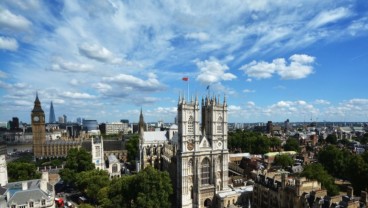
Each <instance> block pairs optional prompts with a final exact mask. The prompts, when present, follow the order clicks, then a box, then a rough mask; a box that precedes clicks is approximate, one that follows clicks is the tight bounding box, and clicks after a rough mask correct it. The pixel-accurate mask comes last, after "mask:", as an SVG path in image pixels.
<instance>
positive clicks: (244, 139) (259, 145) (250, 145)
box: [228, 130, 300, 154]
mask: <svg viewBox="0 0 368 208" xmlns="http://www.w3.org/2000/svg"><path fill="white" fill-rule="evenodd" d="M228 136H229V138H228V144H229V149H230V150H231V151H236V149H238V148H240V149H241V151H242V152H249V153H251V154H264V153H267V152H270V151H279V150H280V149H281V148H282V146H281V140H280V139H278V138H276V137H271V138H268V137H267V136H265V135H263V134H261V133H259V132H252V131H246V130H243V131H242V130H237V131H235V132H229V135H228ZM283 149H284V150H286V151H299V150H300V147H299V142H298V140H297V139H294V138H290V139H288V140H287V141H286V143H285V145H284V146H283Z"/></svg>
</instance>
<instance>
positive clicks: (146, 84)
mask: <svg viewBox="0 0 368 208" xmlns="http://www.w3.org/2000/svg"><path fill="white" fill-rule="evenodd" d="M102 80H103V81H104V82H112V83H116V84H117V85H119V86H120V87H121V89H123V90H133V89H135V90H142V91H148V92H151V91H160V90H162V89H163V88H164V86H163V85H162V84H161V83H160V82H159V81H158V80H157V78H156V75H155V74H153V73H149V74H148V79H147V80H143V79H140V78H138V77H135V76H132V75H129V74H118V75H116V76H113V77H104V78H103V79H102ZM121 89H119V90H121Z"/></svg>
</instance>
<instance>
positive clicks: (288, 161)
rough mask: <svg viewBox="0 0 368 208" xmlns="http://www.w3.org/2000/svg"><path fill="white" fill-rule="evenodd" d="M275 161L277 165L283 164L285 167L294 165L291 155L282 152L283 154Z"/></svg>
mask: <svg viewBox="0 0 368 208" xmlns="http://www.w3.org/2000/svg"><path fill="white" fill-rule="evenodd" d="M273 163H274V164H275V165H281V166H282V168H284V169H285V168H286V167H288V166H291V165H293V163H294V160H293V158H291V157H290V156H289V155H286V154H282V155H277V156H276V157H275V160H274V161H273Z"/></svg>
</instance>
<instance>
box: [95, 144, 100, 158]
mask: <svg viewBox="0 0 368 208" xmlns="http://www.w3.org/2000/svg"><path fill="white" fill-rule="evenodd" d="M95 155H96V157H100V156H101V154H100V146H96V147H95Z"/></svg>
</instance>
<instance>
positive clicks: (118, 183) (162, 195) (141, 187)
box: [60, 149, 173, 208]
mask: <svg viewBox="0 0 368 208" xmlns="http://www.w3.org/2000/svg"><path fill="white" fill-rule="evenodd" d="M60 175H61V178H62V179H63V180H64V181H65V182H66V183H68V184H70V185H71V186H74V187H76V188H77V189H78V190H79V191H81V192H82V193H83V194H84V195H86V196H87V197H88V198H89V199H90V201H91V202H92V204H94V205H98V206H101V207H106V208H109V207H111V208H113V207H114V208H115V207H117V208H119V207H122V208H125V207H127V208H134V207H170V200H169V197H170V195H171V194H172V193H173V190H172V186H171V180H170V177H169V174H168V173H167V172H160V171H157V170H155V169H153V168H151V167H149V168H146V169H145V170H143V171H141V172H139V173H138V174H136V175H129V176H122V177H121V178H117V179H113V180H109V175H108V173H107V172H106V171H104V170H96V169H95V168H94V164H93V163H92V156H91V154H89V153H88V152H87V151H86V150H84V149H79V150H78V149H71V150H70V151H69V152H68V156H67V158H66V164H65V166H64V169H63V170H61V171H60Z"/></svg>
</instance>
